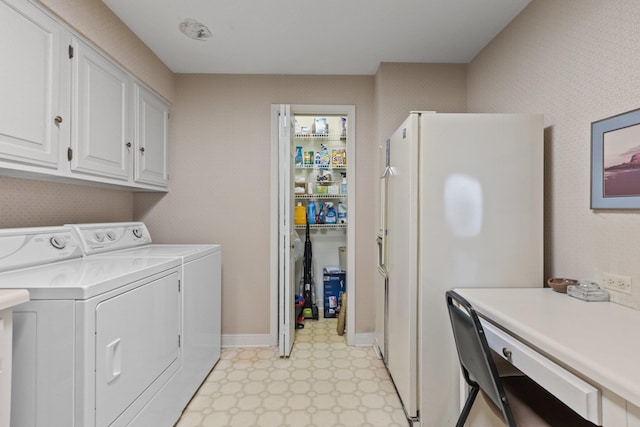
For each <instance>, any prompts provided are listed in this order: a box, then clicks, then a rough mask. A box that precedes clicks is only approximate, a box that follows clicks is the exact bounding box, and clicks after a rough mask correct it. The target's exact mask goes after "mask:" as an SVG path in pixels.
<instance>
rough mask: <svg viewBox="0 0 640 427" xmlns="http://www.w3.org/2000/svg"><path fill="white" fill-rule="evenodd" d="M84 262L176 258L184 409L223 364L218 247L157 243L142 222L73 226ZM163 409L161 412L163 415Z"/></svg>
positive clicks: (178, 394)
mask: <svg viewBox="0 0 640 427" xmlns="http://www.w3.org/2000/svg"><path fill="white" fill-rule="evenodd" d="M69 226H70V227H72V228H73V229H74V230H75V231H76V232H77V234H78V235H79V236H80V241H81V245H82V250H83V253H84V254H85V257H86V258H95V257H107V258H109V257H111V258H113V257H122V256H127V257H136V258H137V257H143V258H151V259H154V258H165V257H174V258H177V259H179V260H180V262H181V269H182V284H181V287H182V322H181V334H180V335H181V351H182V362H181V363H182V364H181V369H180V372H179V373H178V375H176V377H175V378H174V379H172V382H174V383H175V390H174V392H173V393H172V396H173V397H172V400H173V401H178V402H180V404H181V405H183V407H184V406H186V405H187V403H188V402H189V400H190V399H191V398H192V396H193V395H194V394H195V392H196V391H197V390H198V388H199V387H200V385H201V384H202V382H203V381H204V380H205V379H206V377H207V375H208V374H209V372H210V371H211V369H213V367H214V366H215V364H216V363H217V362H218V360H219V359H220V351H221V298H222V297H221V258H222V250H221V246H220V245H216V244H208V245H207V244H153V243H152V241H151V235H150V233H149V230H148V229H147V227H146V226H145V224H144V223H142V222H126V223H101V224H71V225H69ZM161 409H162V407H159V408H158V410H161Z"/></svg>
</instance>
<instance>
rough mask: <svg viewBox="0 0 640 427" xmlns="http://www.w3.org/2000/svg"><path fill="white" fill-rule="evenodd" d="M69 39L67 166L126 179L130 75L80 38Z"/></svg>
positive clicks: (127, 167)
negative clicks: (71, 115)
mask: <svg viewBox="0 0 640 427" xmlns="http://www.w3.org/2000/svg"><path fill="white" fill-rule="evenodd" d="M72 45H73V49H74V53H73V56H74V58H73V65H72V76H73V77H72V89H71V93H72V95H71V96H72V97H71V105H72V111H73V112H74V120H73V128H72V132H71V148H72V149H73V157H72V159H71V169H72V170H73V171H76V172H84V173H89V174H92V175H100V176H106V177H109V178H116V179H121V180H125V181H126V180H128V179H129V171H130V168H129V157H130V154H129V153H130V151H131V149H132V147H131V129H130V111H129V108H130V103H131V99H130V96H131V94H130V92H131V89H130V81H129V77H128V76H127V74H126V73H125V72H124V71H122V70H121V69H120V68H118V67H116V66H115V65H114V64H113V63H111V62H110V61H108V60H107V59H106V58H105V57H103V56H102V55H101V54H99V53H98V52H96V51H95V50H93V49H92V48H91V47H89V46H88V45H86V44H84V43H83V42H81V41H80V40H77V39H74V41H73V44H72Z"/></svg>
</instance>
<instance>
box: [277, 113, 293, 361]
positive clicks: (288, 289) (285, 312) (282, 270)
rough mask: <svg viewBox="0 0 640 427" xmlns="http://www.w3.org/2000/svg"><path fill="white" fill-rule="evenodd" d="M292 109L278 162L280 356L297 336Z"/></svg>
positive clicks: (283, 118) (283, 120) (283, 117)
mask: <svg viewBox="0 0 640 427" xmlns="http://www.w3.org/2000/svg"><path fill="white" fill-rule="evenodd" d="M293 120H294V119H293V116H292V115H291V107H290V106H289V105H281V106H280V121H279V123H280V132H279V139H278V141H279V162H280V167H279V168H278V170H279V177H278V201H279V209H278V211H279V214H278V229H279V231H278V234H279V238H278V244H279V247H280V251H279V254H280V256H279V260H278V264H279V265H278V292H279V294H280V297H279V298H278V303H279V307H278V329H279V333H278V343H279V344H278V345H279V349H280V356H282V357H288V356H289V355H290V354H291V348H292V347H293V341H294V339H295V332H296V317H295V316H296V313H295V307H294V302H295V294H294V292H295V286H294V285H295V277H294V273H295V261H294V255H293V242H294V239H293V232H294V227H293V205H294V201H293V191H291V189H292V188H293V186H294V183H293V180H294V172H293V157H292V152H291V146H292V144H291V142H292V138H293V133H294V121H293Z"/></svg>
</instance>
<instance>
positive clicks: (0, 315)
mask: <svg viewBox="0 0 640 427" xmlns="http://www.w3.org/2000/svg"><path fill="white" fill-rule="evenodd" d="M27 301H29V292H28V291H26V290H24V289H0V427H9V419H10V417H9V415H10V409H11V346H12V337H13V310H12V308H13V306H15V305H18V304H22V303H23V302H27Z"/></svg>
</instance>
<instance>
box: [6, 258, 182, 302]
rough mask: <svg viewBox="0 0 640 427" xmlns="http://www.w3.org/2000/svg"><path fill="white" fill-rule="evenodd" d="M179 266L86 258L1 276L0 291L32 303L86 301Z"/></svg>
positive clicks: (174, 261)
mask: <svg viewBox="0 0 640 427" xmlns="http://www.w3.org/2000/svg"><path fill="white" fill-rule="evenodd" d="M179 266H180V259H178V258H150V257H113V258H111V257H97V256H95V257H87V258H81V259H74V260H69V261H62V262H57V263H52V264H47V265H41V266H35V267H29V268H24V269H20V270H13V271H8V272H5V273H0V289H27V290H28V291H29V294H30V296H31V299H32V300H43V299H47V300H48V299H56V300H59V299H67V300H84V299H88V298H91V297H94V296H96V295H100V294H102V293H104V292H108V291H111V290H113V289H117V288H119V287H121V286H125V285H128V284H130V283H133V282H135V281H138V280H142V279H144V278H146V277H149V276H151V275H154V274H157V273H161V272H163V271H166V270H169V269H171V268H176V267H179Z"/></svg>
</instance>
